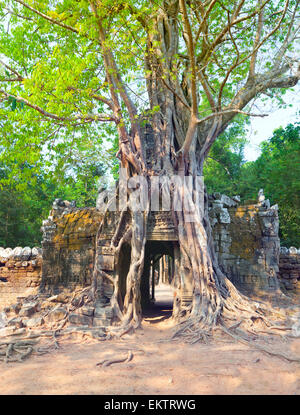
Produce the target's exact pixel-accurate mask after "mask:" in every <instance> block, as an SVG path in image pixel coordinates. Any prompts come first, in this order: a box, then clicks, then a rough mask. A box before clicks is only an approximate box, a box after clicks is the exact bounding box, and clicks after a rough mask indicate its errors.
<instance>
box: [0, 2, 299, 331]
mask: <svg viewBox="0 0 300 415" xmlns="http://www.w3.org/2000/svg"><path fill="white" fill-rule="evenodd" d="M1 4H2V15H3V24H4V27H3V33H2V35H1V53H2V57H1V64H2V66H3V68H4V71H3V75H2V76H1V88H0V93H1V97H2V100H10V102H11V103H13V104H14V106H17V105H20V106H21V105H22V108H21V107H20V109H19V114H16V112H15V114H14V120H16V119H18V122H20V123H21V124H22V122H25V121H28V120H29V121H30V122H32V121H33V120H35V122H37V121H38V122H39V123H40V125H44V128H46V129H48V130H49V135H51V137H53V135H55V134H58V136H57V137H59V139H61V140H63V139H64V137H66V135H67V134H68V132H69V131H70V129H76V128H78V129H80V128H82V127H83V126H86V125H89V126H92V127H93V128H94V131H100V128H99V127H98V125H99V124H100V123H102V124H103V125H104V126H105V127H103V128H106V130H107V131H108V133H109V134H113V129H111V126H114V129H115V131H116V133H117V135H118V139H119V150H118V153H117V157H118V158H119V159H120V165H121V167H122V168H123V169H124V171H126V174H127V177H128V178H132V177H144V178H145V179H146V180H147V181H148V183H149V182H150V178H151V177H153V176H165V177H166V176H167V177H171V176H174V175H177V176H178V177H185V176H189V177H192V178H193V185H194V187H193V188H192V190H190V189H189V190H187V188H186V187H183V186H182V187H177V188H176V190H174V192H175V191H176V192H179V193H180V194H181V196H182V197H183V199H184V200H186V201H188V202H192V201H195V196H196V194H195V192H196V190H197V191H199V189H196V185H195V183H196V182H197V183H198V181H197V180H196V178H197V177H198V176H202V173H203V166H204V161H205V159H206V158H207V157H208V154H209V151H210V148H211V146H212V144H213V143H214V141H215V140H216V139H217V137H218V136H219V135H220V134H221V133H222V132H224V131H225V129H226V128H227V126H228V125H229V124H230V123H232V122H234V119H235V116H236V115H238V114H244V115H251V114H252V113H253V112H254V110H253V108H254V107H253V103H254V100H255V99H256V98H258V97H260V96H261V95H262V94H267V96H269V97H270V99H276V96H279V95H280V93H281V91H282V89H285V88H289V87H293V86H295V85H296V84H297V82H298V80H299V77H300V73H299V67H298V62H297V60H296V59H295V55H294V52H293V44H294V41H295V39H296V38H297V35H298V33H299V23H297V17H298V16H297V7H298V4H299V1H298V0H285V1H284V0H277V1H273V0H253V1H252V0H238V1H229V0H207V1H200V0H155V1H152V0H147V1H143V0H134V1H133V0H126V1H125V0H124V1H123V0H119V1H117V2H116V1H112V0H57V1H56V0H54V1H53V0H51V1H50V0H27V1H23V0H10V1H9V0H7V1H4V2H3V1H2V2H1ZM8 21H9V25H8ZM24 106H25V107H26V108H27V109H26V110H24V108H23V107H24ZM254 109H255V108H254ZM22 111H23V113H22V114H21V112H22ZM2 114H3V115H4V116H5V117H9V115H8V109H7V108H3V109H2ZM254 115H255V114H254ZM260 115H263V114H260ZM17 117H19V118H17ZM145 119H146V120H148V122H150V123H151V125H152V129H153V132H154V140H155V145H154V146H153V148H152V151H151V153H152V160H154V162H153V163H149V162H147V161H148V160H147V154H146V151H145V128H144V121H145ZM21 124H20V125H21ZM75 138H76V134H75ZM79 139H80V138H79ZM202 190H204V189H202ZM200 191H201V189H200ZM175 196H176V194H175V193H174V194H173V197H174V198H175ZM186 206H187V205H186V204H183V210H182V211H174V212H173V213H174V215H173V217H174V223H175V226H176V227H177V230H178V238H179V245H180V273H181V276H182V280H184V281H185V282H186V283H187V282H189V283H190V284H192V286H193V301H192V304H191V307H190V309H189V310H188V311H187V312H186V315H185V319H186V323H185V325H183V326H182V329H181V330H183V329H185V328H189V329H190V328H193V329H194V330H196V332H197V333H199V337H201V336H202V335H204V334H205V333H208V332H210V330H211V329H212V328H213V327H214V326H215V325H216V324H217V323H219V322H220V321H222V320H223V321H224V320H225V319H226V318H228V319H230V320H235V319H236V318H237V316H238V317H239V319H241V318H243V317H244V319H245V321H246V319H247V318H251V317H252V316H253V314H256V315H257V313H258V311H257V310H256V309H255V306H254V305H252V303H251V302H250V301H248V300H247V299H246V298H245V297H243V296H242V295H241V294H240V293H239V292H238V291H237V290H236V289H235V288H234V287H233V285H232V284H231V283H230V281H229V280H228V279H227V278H226V277H225V276H224V275H223V274H222V272H221V271H220V268H219V267H218V263H217V259H216V255H215V252H214V248H213V243H212V237H211V229H210V224H209V220H208V208H207V197H206V196H205V197H204V199H203V202H201V203H198V205H197V206H196V209H195V212H194V220H193V221H190V219H189V213H190V212H189V211H188V208H187V207H186ZM148 213H149V207H147V208H146V209H145V210H144V211H142V212H135V211H132V212H131V226H129V228H127V230H126V231H125V232H124V233H123V234H117V233H118V232H119V233H120V232H121V229H123V228H122V226H121V224H120V226H118V227H117V230H116V235H115V236H116V237H115V238H113V243H115V246H114V248H115V251H116V252H119V250H120V248H121V245H122V243H124V242H126V241H127V242H129V243H130V244H131V249H132V254H131V264H130V268H129V272H128V276H127V292H126V296H125V301H124V307H123V308H122V309H120V308H119V305H118V302H117V301H115V304H114V305H115V308H116V311H117V313H118V315H119V316H120V318H121V321H122V326H123V328H125V329H127V328H128V327H131V326H134V327H136V326H138V325H139V324H140V321H141V307H140V280H141V275H142V271H143V262H144V254H145V242H146V227H147V217H148ZM123 218H124V215H123V213H121V215H120V221H122V220H123ZM100 234H101V226H100V228H99V235H100ZM99 275H100V277H101V278H102V279H103V278H106V277H107V278H109V276H108V275H106V274H105V272H103V270H101V269H99V267H98V266H97V261H96V264H95V269H94V277H95V278H94V283H95V284H94V287H95V285H96V282H98V283H99V281H100V282H101V278H100V279H99ZM113 299H115V300H116V298H115V297H113ZM177 300H178V301H177V302H176V304H179V308H180V298H178V299H177ZM179 311H180V310H179ZM179 315H181V313H180V312H179Z"/></svg>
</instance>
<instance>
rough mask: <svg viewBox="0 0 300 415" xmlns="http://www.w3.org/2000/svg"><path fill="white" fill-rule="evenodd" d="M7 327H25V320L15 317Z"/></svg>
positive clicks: (8, 322)
mask: <svg viewBox="0 0 300 415" xmlns="http://www.w3.org/2000/svg"><path fill="white" fill-rule="evenodd" d="M6 325H7V326H14V327H17V328H21V327H24V324H23V320H22V318H20V317H13V318H11V319H10V320H8V321H7V323H6Z"/></svg>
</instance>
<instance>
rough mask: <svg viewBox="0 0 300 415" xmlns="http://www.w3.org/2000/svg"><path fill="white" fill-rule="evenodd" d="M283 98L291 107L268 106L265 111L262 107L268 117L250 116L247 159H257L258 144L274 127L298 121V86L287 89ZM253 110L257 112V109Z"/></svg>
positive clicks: (299, 94) (299, 111)
mask: <svg viewBox="0 0 300 415" xmlns="http://www.w3.org/2000/svg"><path fill="white" fill-rule="evenodd" d="M283 98H284V101H285V102H286V103H287V104H292V107H288V108H284V109H276V108H268V110H267V111H264V109H262V112H263V113H268V114H269V115H268V117H263V118H261V117H252V118H251V125H250V127H249V133H248V140H249V144H248V145H247V146H246V147H245V158H246V160H247V161H253V160H256V159H257V157H258V156H259V154H260V149H259V144H260V143H261V142H262V141H264V140H267V139H268V138H270V137H272V135H273V131H274V130H275V129H276V128H279V127H283V128H284V127H286V126H287V125H288V124H290V123H291V124H292V123H295V122H296V121H298V122H300V87H297V88H295V90H294V91H288V92H287V93H286V94H285V95H284V97H283ZM253 112H254V111H253ZM255 112H257V113H259V112H258V111H255ZM297 113H298V114H297Z"/></svg>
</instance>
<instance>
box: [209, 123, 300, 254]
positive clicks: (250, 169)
mask: <svg viewBox="0 0 300 415" xmlns="http://www.w3.org/2000/svg"><path fill="white" fill-rule="evenodd" d="M238 137H239V135H237V136H234V135H233V136H231V140H233V142H235V141H236V140H237V139H238ZM224 140H225V137H223V136H221V137H219V138H218V140H217V141H216V142H215V144H214V146H213V148H212V152H211V154H212V157H214V158H215V159H216V160H218V162H215V160H211V159H208V161H207V164H206V167H205V182H206V185H207V188H208V191H209V192H213V191H219V192H223V193H226V194H228V195H231V196H233V195H235V194H239V195H240V196H241V198H242V200H244V201H246V200H257V193H258V190H259V189H261V188H263V189H264V193H265V195H266V198H268V199H270V202H271V204H278V206H279V219H280V237H281V244H282V245H284V246H291V245H294V246H296V247H299V246H300V181H299V177H300V123H295V124H289V125H287V127H286V128H282V127H281V128H278V129H276V130H275V131H274V133H273V135H272V137H271V138H270V139H269V140H266V141H264V142H262V143H261V155H260V156H259V157H258V159H257V160H256V161H253V162H245V161H244V157H243V146H244V142H243V140H242V141H239V140H238V145H237V146H236V147H235V150H234V151H233V149H232V148H231V147H230V146H229V147H228V146H227V145H226V143H228V142H227V141H226V140H225V142H224Z"/></svg>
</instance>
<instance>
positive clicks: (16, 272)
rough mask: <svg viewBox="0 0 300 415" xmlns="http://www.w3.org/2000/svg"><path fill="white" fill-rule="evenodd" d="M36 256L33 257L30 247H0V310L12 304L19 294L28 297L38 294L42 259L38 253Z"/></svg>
mask: <svg viewBox="0 0 300 415" xmlns="http://www.w3.org/2000/svg"><path fill="white" fill-rule="evenodd" d="M36 249H37V248H36ZM37 254H38V255H34V256H33V250H32V249H31V248H30V247H25V248H21V247H17V248H15V249H11V248H6V249H4V248H1V247H0V309H1V308H3V307H5V306H8V305H9V304H12V303H14V302H15V301H16V300H17V297H18V296H19V295H20V294H23V295H24V296H28V295H32V294H33V295H34V294H36V293H37V292H38V287H39V285H40V282H41V266H42V257H41V255H40V252H37ZM32 258H34V259H32Z"/></svg>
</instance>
